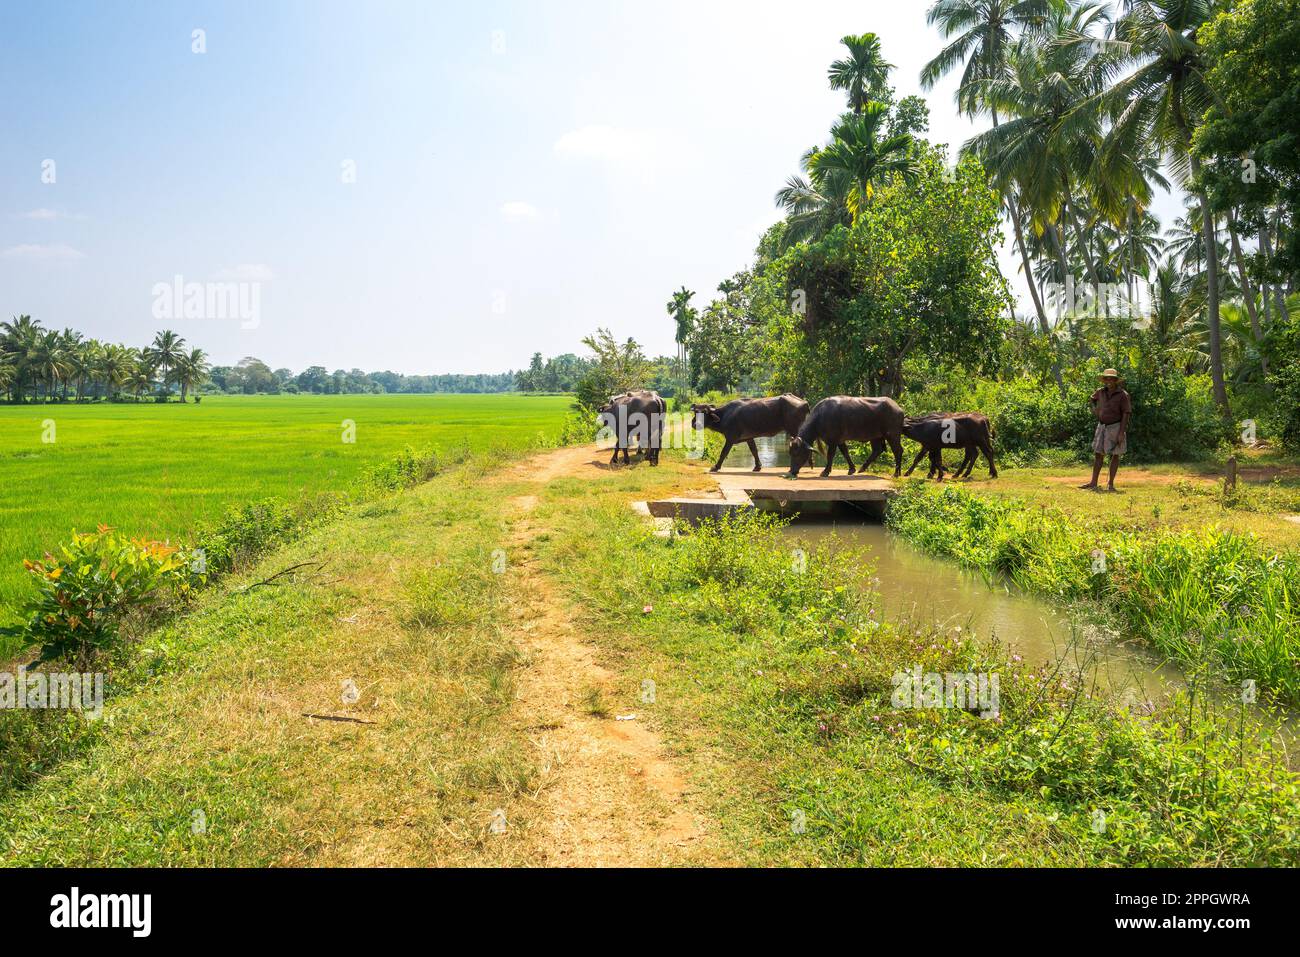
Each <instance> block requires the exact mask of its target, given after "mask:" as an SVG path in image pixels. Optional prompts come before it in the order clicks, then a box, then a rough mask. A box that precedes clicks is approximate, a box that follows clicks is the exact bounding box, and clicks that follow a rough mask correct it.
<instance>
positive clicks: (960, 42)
mask: <svg viewBox="0 0 1300 957" xmlns="http://www.w3.org/2000/svg"><path fill="white" fill-rule="evenodd" d="M1046 12H1047V0H938V2H937V3H935V4H934V6H932V7H931V8H930V9H929V11H928V12H927V13H926V17H925V21H926V23H927V24H929V25H930V26H936V25H937V26H938V27H939V31H940V32H941V33H942V34H943V37H944V39H945V40H947V41H949V42H948V44H947V46H945V47H944V48H943V50H942V51H941V52H940V53H939V55H938V56H936V57H935V58H934V59H932V60H931V61H930V62H929V63H927V64H926V65H925V66H924V67H923V68H922V70H921V86H922V87H923V88H924V89H927V90H928V89H931V88H932V87H933V86H934V85H935V84H936V83H938V82H939V80H940V79H942V78H943V77H945V76H947V75H948V74H949V73H951V72H952V71H953V70H956V69H958V68H960V69H961V71H962V76H961V82H960V83H959V84H958V86H957V103H958V106H959V108H960V109H962V111H963V112H965V113H967V114H968V115H970V116H974V115H975V114H976V113H978V112H979V111H980V110H981V109H982V104H981V103H980V102H979V101H978V99H977V97H976V96H975V92H976V88H977V85H978V84H979V83H980V82H982V81H987V80H992V79H995V78H996V77H998V76H1000V75H1002V73H1003V71H1004V70H1005V68H1006V64H1007V57H1008V54H1009V51H1010V48H1011V46H1012V44H1013V43H1014V42H1015V40H1016V38H1017V36H1018V35H1020V34H1022V33H1023V32H1024V31H1026V30H1031V29H1034V28H1036V27H1037V25H1038V24H1039V23H1040V22H1041V20H1042V18H1043V16H1044V15H1045V14H1046ZM991 116H992V119H993V125H994V126H995V127H996V126H997V125H998V113H997V110H996V108H994V109H993V110H992V113H991ZM1004 185H1005V186H1006V188H1004V189H1003V196H1004V198H1005V200H1006V203H1007V212H1008V213H1009V215H1010V219H1011V223H1012V227H1013V229H1014V230H1015V236H1016V246H1017V248H1018V249H1019V250H1020V258H1021V264H1022V268H1023V272H1024V276H1025V281H1026V282H1027V283H1028V285H1029V296H1030V299H1032V301H1033V303H1034V311H1035V312H1036V313H1037V315H1038V325H1039V329H1040V330H1041V331H1042V332H1043V334H1044V335H1047V334H1048V329H1049V326H1048V322H1047V312H1046V310H1045V309H1044V308H1043V301H1042V296H1041V295H1040V294H1039V291H1038V289H1037V287H1036V286H1035V285H1034V270H1033V267H1032V265H1031V263H1030V259H1029V250H1028V247H1027V245H1026V242H1025V236H1024V233H1023V227H1022V223H1021V214H1020V212H1021V211H1020V201H1019V199H1018V196H1017V193H1016V190H1015V188H1014V184H1012V183H1007V184H1004ZM1056 379H1057V383H1058V385H1059V386H1060V388H1061V389H1062V390H1064V388H1065V386H1064V384H1063V383H1062V382H1061V377H1060V370H1059V369H1057V370H1056Z"/></svg>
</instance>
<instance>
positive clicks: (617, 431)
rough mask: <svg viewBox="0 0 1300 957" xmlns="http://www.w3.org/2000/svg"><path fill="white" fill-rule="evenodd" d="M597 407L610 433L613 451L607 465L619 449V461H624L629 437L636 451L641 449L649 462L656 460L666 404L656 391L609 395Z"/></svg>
mask: <svg viewBox="0 0 1300 957" xmlns="http://www.w3.org/2000/svg"><path fill="white" fill-rule="evenodd" d="M597 411H598V412H599V413H600V418H601V424H602V425H603V426H604V427H605V428H608V429H609V430H610V431H611V432H613V433H614V455H613V457H612V458H610V460H609V464H610V465H613V464H614V463H615V462H617V461H618V453H619V452H620V451H622V453H623V464H624V465H627V464H628V461H629V460H628V454H627V450H628V448H629V446H630V445H631V444H632V440H633V439H635V440H636V443H637V451H638V452H640V451H643V450H644V452H645V454H646V458H647V459H648V460H649V462H650V464H651V465H658V464H659V450H660V447H661V445H662V444H663V434H664V417H665V416H666V415H667V413H668V404H667V403H666V402H664V400H663V399H662V398H660V396H659V393H658V392H651V391H649V390H647V389H637V390H635V391H633V392H624V393H623V394H622V395H613V396H610V398H609V401H608V402H606V403H605V404H604V405H602V406H601V407H600V408H599V409H598V410H597Z"/></svg>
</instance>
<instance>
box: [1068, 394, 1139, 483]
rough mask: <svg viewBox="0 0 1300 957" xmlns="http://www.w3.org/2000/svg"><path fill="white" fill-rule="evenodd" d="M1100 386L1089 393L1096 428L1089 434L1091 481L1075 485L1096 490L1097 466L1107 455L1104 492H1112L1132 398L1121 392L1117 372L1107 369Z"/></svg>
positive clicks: (1126, 435)
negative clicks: (1090, 440) (1108, 478)
mask: <svg viewBox="0 0 1300 957" xmlns="http://www.w3.org/2000/svg"><path fill="white" fill-rule="evenodd" d="M1101 383H1102V387H1101V388H1100V389H1098V390H1097V391H1096V392H1094V393H1093V394H1092V399H1091V400H1090V401H1091V402H1092V412H1093V414H1094V415H1095V416H1097V431H1096V432H1095V433H1093V437H1092V451H1093V459H1092V481H1091V482H1089V483H1088V484H1087V485H1080V486H1079V488H1086V489H1090V490H1092V491H1094V492H1095V491H1096V490H1097V480H1098V479H1099V478H1101V465H1102V462H1103V460H1104V459H1105V458H1106V456H1108V455H1109V456H1110V481H1109V482H1107V483H1106V491H1107V492H1113V491H1115V473H1116V472H1118V471H1119V457H1120V456H1121V455H1123V454H1124V453H1125V452H1127V451H1128V422H1129V419H1130V418H1132V416H1133V400H1132V399H1130V398H1129V394H1128V393H1127V392H1125V391H1124V387H1123V385H1121V384H1120V381H1119V373H1118V372H1116V371H1115V370H1114V369H1107V370H1105V371H1104V372H1102V374H1101Z"/></svg>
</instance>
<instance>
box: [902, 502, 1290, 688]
mask: <svg viewBox="0 0 1300 957" xmlns="http://www.w3.org/2000/svg"><path fill="white" fill-rule="evenodd" d="M888 521H889V524H890V526H891V528H893V529H894V530H895V531H896V532H898V533H899V534H901V535H903V536H904V537H906V538H907V539H909V540H910V541H912V542H913V543H915V544H917V545H919V546H921V547H922V548H924V549H925V550H926V551H929V552H931V553H933V554H936V555H942V556H945V557H948V558H952V559H955V560H956V561H958V562H960V563H961V564H962V565H964V566H966V567H968V568H975V569H979V570H981V571H984V572H986V573H989V574H992V575H998V576H1004V577H1005V578H1007V579H1010V580H1011V581H1013V582H1015V583H1016V584H1017V585H1019V586H1020V587H1022V588H1025V589H1027V590H1029V591H1033V592H1038V593H1044V594H1048V595H1052V596H1054V597H1056V598H1058V599H1064V600H1075V599H1081V598H1093V599H1099V600H1100V601H1101V602H1102V603H1103V604H1104V605H1105V606H1106V607H1108V608H1110V609H1111V610H1113V611H1114V612H1115V613H1116V614H1117V615H1118V617H1119V619H1120V622H1121V624H1122V626H1123V628H1124V630H1125V631H1126V632H1127V633H1129V634H1131V635H1133V636H1136V637H1138V638H1141V639H1142V640H1143V641H1145V642H1147V643H1148V644H1150V645H1151V646H1152V647H1153V648H1155V649H1157V650H1158V651H1160V652H1161V653H1162V654H1164V655H1166V656H1167V657H1169V658H1171V659H1173V660H1175V661H1177V662H1179V663H1180V664H1182V665H1183V666H1184V667H1185V668H1188V669H1193V670H1198V669H1201V668H1204V667H1209V668H1211V669H1213V670H1215V671H1217V672H1219V673H1220V674H1222V675H1223V676H1225V677H1226V678H1229V679H1231V680H1233V681H1237V682H1243V681H1254V682H1256V683H1257V685H1258V687H1259V688H1261V689H1265V690H1266V691H1268V692H1269V693H1271V694H1272V695H1274V696H1276V697H1277V698H1278V699H1279V700H1281V701H1283V702H1285V703H1287V704H1289V705H1296V704H1300V553H1286V554H1278V553H1274V552H1270V551H1268V550H1266V549H1265V548H1263V547H1262V545H1261V543H1260V542H1259V541H1258V540H1257V539H1255V538H1254V536H1252V535H1249V534H1246V535H1243V534H1239V533H1236V532H1230V531H1224V530H1221V529H1218V528H1214V527H1208V528H1201V529H1198V530H1190V529H1189V530H1183V531H1168V530H1162V529H1154V530H1153V529H1148V528H1144V527H1140V526H1139V527H1137V528H1123V527H1115V526H1114V525H1108V524H1106V523H1096V522H1094V523H1087V524H1085V523H1081V522H1079V521H1077V520H1076V519H1075V518H1073V517H1072V516H1070V515H1068V514H1067V513H1066V512H1064V511H1062V510H1061V509H1058V508H1053V507H1048V506H1046V505H1042V504H1039V505H1033V504H1030V503H1027V502H1025V501H1021V500H1019V499H1016V498H1007V497H1001V496H998V497H991V496H984V495H979V494H976V493H974V492H971V491H969V490H967V489H963V488H959V487H955V486H952V485H948V486H945V487H938V486H935V485H927V484H925V483H922V482H919V481H917V482H911V483H908V484H907V485H905V486H904V487H903V489H902V491H901V494H900V495H899V496H898V497H897V498H896V499H894V500H893V501H892V502H891V503H890V508H889V513H888Z"/></svg>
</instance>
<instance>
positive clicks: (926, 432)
mask: <svg viewBox="0 0 1300 957" xmlns="http://www.w3.org/2000/svg"><path fill="white" fill-rule="evenodd" d="M903 434H904V435H906V436H907V437H908V438H909V439H912V440H913V441H916V442H919V443H920V444H921V451H919V452H917V453H916V459H915V460H914V461H913V462H912V467H911V468H909V469H908V470H907V474H908V475H911V474H912V472H913V470H914V469H915V468H916V466H917V463H919V462H920V461H921V456H923V455H927V454H928V455H929V456H930V475H929V476H927V478H929V477H931V476H933V475H934V474H935V473H936V472H938V474H939V481H940V482H942V481H943V473H944V472H945V471H946V469H945V468H944V465H943V449H964V450H965V452H966V456H965V458H963V459H962V462H961V465H959V466H957V471H956V472H954V473H953V476H954V477H955V478H962V477H963V475H964V476H966V477H969V476H970V473H971V470H972V469H974V468H975V461H976V459H978V458H979V453H980V452H983V453H984V457H985V458H986V459H988V462H989V478H997V477H998V468H997V466H996V465H995V464H994V462H993V428H992V426H990V425H989V420H988V416H986V415H984V414H983V413H981V412H934V413H931V414H930V415H923V416H920V417H919V418H911V417H909V418H908V419H907V420H906V421H905V422H904V423H903Z"/></svg>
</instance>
